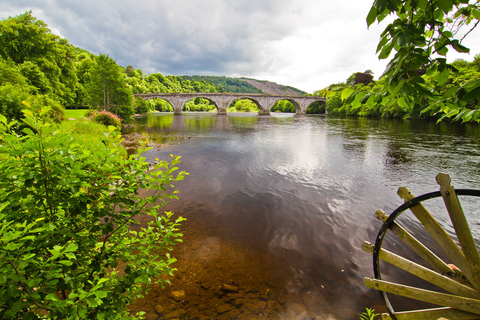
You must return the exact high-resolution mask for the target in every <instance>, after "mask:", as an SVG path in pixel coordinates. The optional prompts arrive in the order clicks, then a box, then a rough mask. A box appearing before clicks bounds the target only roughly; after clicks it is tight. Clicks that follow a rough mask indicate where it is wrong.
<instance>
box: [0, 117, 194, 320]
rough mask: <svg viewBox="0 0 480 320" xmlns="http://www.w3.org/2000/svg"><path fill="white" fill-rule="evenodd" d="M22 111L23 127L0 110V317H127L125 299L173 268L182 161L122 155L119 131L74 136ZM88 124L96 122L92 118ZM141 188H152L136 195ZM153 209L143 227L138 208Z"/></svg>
mask: <svg viewBox="0 0 480 320" xmlns="http://www.w3.org/2000/svg"><path fill="white" fill-rule="evenodd" d="M46 112H48V110H43V111H42V112H40V113H33V112H31V111H30V110H26V111H25V118H24V122H25V123H26V124H27V125H28V126H29V128H26V129H24V130H23V135H18V134H16V133H15V132H13V131H12V127H13V123H11V122H8V121H7V119H6V118H5V117H4V116H1V115H0V141H1V143H0V199H3V200H2V201H3V203H0V223H1V228H0V242H1V244H0V305H1V308H0V318H1V319H47V318H48V319H127V318H129V314H128V312H127V311H126V307H127V305H128V304H129V303H132V302H133V300H134V299H135V298H136V297H137V296H139V295H141V294H142V292H143V291H144V290H147V291H148V288H149V286H150V285H151V284H154V283H161V284H162V285H163V284H164V282H165V280H162V277H161V276H162V275H165V274H172V272H173V270H174V269H173V268H172V266H171V264H172V263H173V262H174V261H175V259H173V258H172V257H170V255H169V251H170V250H172V246H173V245H174V244H175V243H177V242H178V241H180V239H179V237H181V233H179V232H178V227H179V223H180V222H181V221H182V220H183V219H182V218H178V219H176V220H175V219H173V214H172V213H171V212H166V213H165V214H159V209H160V207H161V206H162V205H163V204H165V203H166V202H167V200H168V199H171V198H177V197H176V194H175V193H176V191H174V190H173V189H172V188H173V186H172V183H173V182H174V181H177V180H182V179H183V178H184V176H185V174H186V173H185V172H180V173H178V174H176V175H174V172H175V171H176V170H177V169H178V168H177V167H176V165H177V164H178V163H179V162H180V160H179V157H173V156H172V160H171V164H168V163H167V162H165V161H160V162H159V163H158V164H157V165H155V166H154V168H153V170H151V169H150V167H149V164H148V163H147V162H146V161H145V159H144V158H142V157H141V156H140V154H141V152H142V151H144V150H140V151H139V152H138V154H136V155H133V156H130V157H129V158H126V157H125V150H124V149H123V147H121V145H120V136H119V135H118V132H116V131H114V128H113V127H110V130H109V131H108V132H103V133H101V134H100V135H96V136H95V138H96V139H100V140H101V141H102V142H103V143H97V141H95V140H90V139H85V138H80V136H79V137H76V136H72V133H73V134H74V131H73V130H72V131H73V132H72V131H68V132H67V131H62V130H60V129H59V128H58V126H56V125H52V124H48V123H44V122H43V121H41V120H40V118H39V117H41V116H43V115H44V114H45V113H46ZM92 125H93V124H92ZM140 190H147V192H148V194H150V196H148V197H144V198H142V197H140V196H139V191H140ZM140 214H147V215H149V216H151V218H152V220H153V221H151V222H150V223H148V225H147V226H146V227H140V226H138V225H136V224H137V221H136V220H135V217H136V216H137V215H140Z"/></svg>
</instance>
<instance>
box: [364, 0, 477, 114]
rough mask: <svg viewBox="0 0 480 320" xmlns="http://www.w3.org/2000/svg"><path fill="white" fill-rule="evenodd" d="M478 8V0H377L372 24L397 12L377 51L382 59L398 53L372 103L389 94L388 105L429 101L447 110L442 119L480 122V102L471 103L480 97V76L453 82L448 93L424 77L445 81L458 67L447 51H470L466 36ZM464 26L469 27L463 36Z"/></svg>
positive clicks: (430, 108) (410, 105) (433, 110)
mask: <svg viewBox="0 0 480 320" xmlns="http://www.w3.org/2000/svg"><path fill="white" fill-rule="evenodd" d="M479 9H480V2H478V1H477V0H441V1H440V0H435V1H428V0H375V1H374V3H373V5H372V7H371V9H370V11H369V13H368V16H367V24H368V26H370V25H372V24H373V23H374V22H375V21H378V23H380V22H382V21H383V20H384V19H385V18H386V17H387V16H389V15H393V16H395V19H394V21H393V22H391V23H390V24H388V25H387V27H386V28H385V30H384V31H383V33H382V34H381V39H380V41H379V43H378V46H377V53H378V55H379V58H380V59H387V58H388V57H390V55H391V53H392V52H393V51H395V55H394V57H393V58H392V59H391V60H390V62H389V63H388V65H387V68H386V70H385V72H384V77H386V79H387V80H386V84H387V85H386V86H385V88H384V89H383V90H382V91H381V92H379V93H378V94H376V97H374V98H372V99H370V100H369V101H368V102H369V103H378V102H379V101H382V100H383V99H384V98H386V99H387V100H386V101H385V103H386V105H387V106H388V105H393V104H395V103H397V104H403V105H405V106H406V107H407V108H408V109H410V110H412V109H414V108H415V105H424V104H426V105H427V107H426V108H425V109H424V112H431V113H437V114H439V115H442V117H441V118H440V120H441V119H444V118H453V120H463V121H470V120H472V119H473V120H476V121H480V110H479V106H478V103H472V101H475V100H477V99H478V98H479V97H480V79H478V78H477V79H474V80H470V81H466V82H464V83H461V84H454V85H453V86H451V87H450V89H448V90H447V91H446V92H445V91H438V90H431V89H432V88H429V87H428V86H427V85H426V83H425V79H424V78H423V77H422V75H423V73H425V72H426V74H427V75H431V74H434V73H438V76H437V82H438V84H439V85H440V86H442V85H443V84H445V82H446V81H447V79H448V77H449V75H450V74H451V72H454V71H455V70H456V69H455V67H454V66H452V65H451V64H448V63H447V59H446V56H447V53H448V51H449V50H450V49H452V48H453V49H454V50H456V51H457V52H462V53H466V52H469V49H468V48H466V47H465V46H463V45H462V41H463V40H464V38H465V36H467V35H468V34H469V32H470V31H471V30H472V29H474V28H475V27H477V25H478V23H479V19H480V10H479ZM459 29H463V30H465V29H467V30H468V31H466V32H464V34H465V35H464V36H462V37H461V38H460V33H458V32H457V31H458V30H459ZM421 70H424V71H421ZM425 99H428V101H425Z"/></svg>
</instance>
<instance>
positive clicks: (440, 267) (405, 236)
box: [375, 210, 454, 276]
mask: <svg viewBox="0 0 480 320" xmlns="http://www.w3.org/2000/svg"><path fill="white" fill-rule="evenodd" d="M375 216H376V217H377V218H378V219H379V220H380V221H383V222H385V220H386V219H387V216H386V214H385V212H383V211H382V210H377V211H376V212H375ZM389 228H390V230H391V231H392V232H393V233H394V234H395V235H396V236H397V237H399V238H400V240H402V241H403V243H405V244H406V245H407V246H408V247H410V248H411V249H412V250H413V251H415V253H416V254H418V255H419V256H420V257H421V258H422V259H423V260H424V261H425V262H427V263H428V264H430V265H431V266H432V268H433V269H434V270H435V271H437V272H438V273H441V274H443V275H449V276H454V271H453V270H452V269H451V268H450V267H449V266H448V265H447V264H446V263H445V262H444V261H443V260H442V259H440V258H439V257H438V256H437V255H436V254H434V253H433V252H432V251H430V250H429V249H428V248H427V247H425V246H424V245H423V244H422V243H421V242H420V241H418V240H417V238H415V237H414V236H412V235H411V234H410V233H409V232H408V231H407V230H405V229H404V228H403V227H402V226H401V225H399V224H398V223H396V222H395V221H394V222H393V223H392V224H391V225H390V227H389Z"/></svg>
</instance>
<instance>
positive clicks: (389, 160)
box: [385, 141, 413, 171]
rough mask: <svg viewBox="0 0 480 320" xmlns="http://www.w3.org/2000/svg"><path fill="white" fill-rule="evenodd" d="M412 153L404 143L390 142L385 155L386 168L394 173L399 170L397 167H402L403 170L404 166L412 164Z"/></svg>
mask: <svg viewBox="0 0 480 320" xmlns="http://www.w3.org/2000/svg"><path fill="white" fill-rule="evenodd" d="M412 151H413V150H412V149H411V148H407V146H406V145H405V144H404V143H402V142H398V141H389V142H388V143H387V152H386V154H385V166H386V167H387V168H388V169H390V170H392V171H396V170H398V169H399V168H397V166H402V168H403V167H404V165H407V164H409V163H411V162H412V156H411V155H409V153H410V152H412Z"/></svg>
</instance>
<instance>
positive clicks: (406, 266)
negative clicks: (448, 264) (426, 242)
mask: <svg viewBox="0 0 480 320" xmlns="http://www.w3.org/2000/svg"><path fill="white" fill-rule="evenodd" d="M373 248H374V246H373V245H372V244H371V243H369V242H366V241H365V242H364V243H363V250H364V251H365V252H368V253H371V254H373ZM379 258H380V259H382V260H383V261H385V262H388V263H390V264H392V265H394V266H396V267H398V268H400V269H402V270H405V271H407V272H408V273H411V274H413V275H414V276H417V277H419V278H421V279H423V280H425V281H428V282H430V283H432V284H434V285H436V286H438V287H440V288H442V289H445V290H447V291H449V292H451V293H453V294H456V295H459V296H462V297H467V298H472V299H480V293H479V292H477V291H476V290H475V289H473V288H472V287H469V286H466V285H464V284H461V283H459V282H457V281H455V280H453V279H451V278H449V277H446V276H443V275H441V274H439V273H437V272H435V271H433V270H430V269H428V268H425V267H424V266H421V265H419V264H418V263H415V262H413V261H410V260H408V259H406V258H404V257H401V256H399V255H397V254H395V253H393V252H390V251H388V250H385V249H380V252H379Z"/></svg>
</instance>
